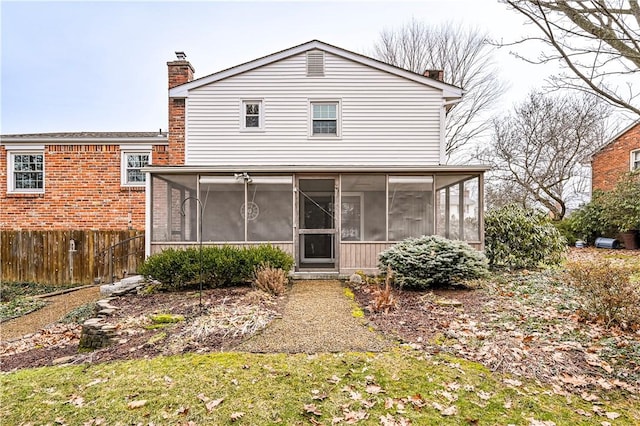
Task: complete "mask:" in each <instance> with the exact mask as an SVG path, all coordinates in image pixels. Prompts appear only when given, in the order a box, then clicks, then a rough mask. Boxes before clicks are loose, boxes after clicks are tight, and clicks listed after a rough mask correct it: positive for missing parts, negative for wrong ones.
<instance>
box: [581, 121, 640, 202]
mask: <svg viewBox="0 0 640 426" xmlns="http://www.w3.org/2000/svg"><path fill="white" fill-rule="evenodd" d="M636 149H640V123H638V124H636V125H635V126H633V127H632V128H631V129H629V130H628V131H626V132H625V133H624V134H622V135H621V136H619V137H618V138H617V139H616V140H615V141H613V142H612V143H610V144H609V145H607V146H605V147H604V148H603V149H602V150H601V151H600V152H598V153H597V154H596V155H595V156H594V157H593V160H592V161H591V168H592V175H593V178H592V183H591V186H592V188H593V189H594V190H596V189H600V190H603V191H609V190H611V189H613V188H614V186H615V184H616V182H617V181H618V179H619V178H620V176H621V175H622V174H624V173H626V172H628V171H629V170H631V151H634V150H636Z"/></svg>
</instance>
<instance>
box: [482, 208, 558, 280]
mask: <svg viewBox="0 0 640 426" xmlns="http://www.w3.org/2000/svg"><path fill="white" fill-rule="evenodd" d="M485 245H486V250H485V252H486V255H487V257H488V258H489V264H490V265H491V266H492V267H508V268H535V267H538V266H541V265H555V264H559V263H560V262H561V261H562V258H563V254H564V252H565V250H566V245H567V242H566V240H565V239H564V237H562V235H560V232H558V230H557V229H556V227H555V226H553V224H552V223H551V219H549V217H548V216H547V215H545V214H544V213H542V212H539V211H537V210H532V209H526V208H524V207H521V206H519V205H516V204H510V205H507V206H504V207H501V208H499V209H494V210H490V211H489V212H488V213H487V215H486V217H485Z"/></svg>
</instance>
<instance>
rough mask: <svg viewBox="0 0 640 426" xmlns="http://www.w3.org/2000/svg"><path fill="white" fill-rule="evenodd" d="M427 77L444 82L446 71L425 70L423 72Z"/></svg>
mask: <svg viewBox="0 0 640 426" xmlns="http://www.w3.org/2000/svg"><path fill="white" fill-rule="evenodd" d="M423 75H424V76H425V77H429V78H432V79H434V80H438V81H442V82H444V71H443V70H425V72H424V73H423Z"/></svg>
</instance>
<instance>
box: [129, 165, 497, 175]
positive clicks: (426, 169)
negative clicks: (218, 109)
mask: <svg viewBox="0 0 640 426" xmlns="http://www.w3.org/2000/svg"><path fill="white" fill-rule="evenodd" d="M490 169H491V167H490V166H488V165H443V166H360V167H358V166H355V167H354V166H346V165H345V166H260V165H240V166H148V167H144V168H142V169H141V170H142V171H143V172H150V173H157V174H162V173H166V174H181V173H189V174H192V173H238V172H240V171H241V172H247V173H304V172H314V173H390V174H393V173H450V174H454V173H482V172H486V171H488V170H490Z"/></svg>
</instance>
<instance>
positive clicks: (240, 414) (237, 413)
mask: <svg viewBox="0 0 640 426" xmlns="http://www.w3.org/2000/svg"><path fill="white" fill-rule="evenodd" d="M243 417H244V413H243V412H242V411H234V412H233V413H231V415H230V416H229V419H230V420H231V421H232V422H235V421H236V420H240V419H241V418H243Z"/></svg>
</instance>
